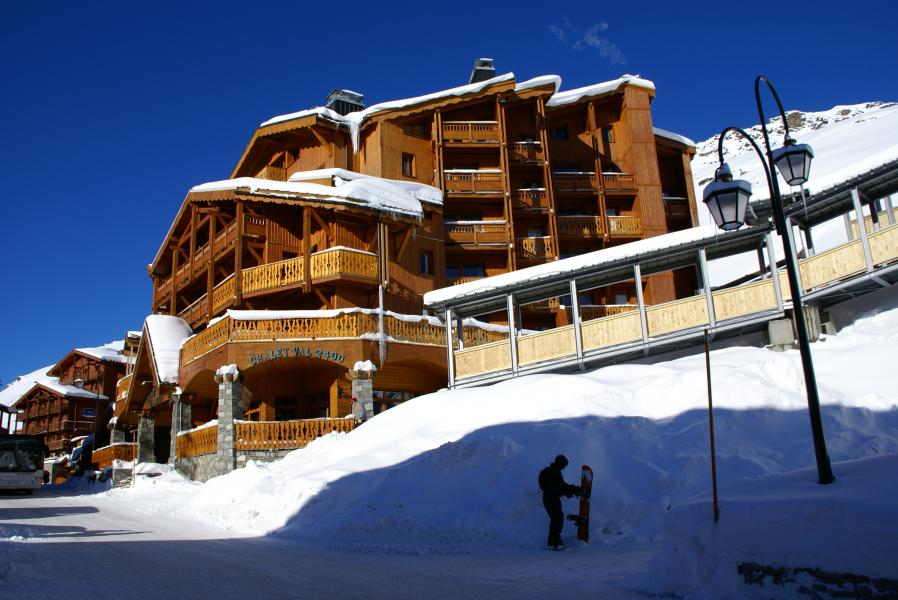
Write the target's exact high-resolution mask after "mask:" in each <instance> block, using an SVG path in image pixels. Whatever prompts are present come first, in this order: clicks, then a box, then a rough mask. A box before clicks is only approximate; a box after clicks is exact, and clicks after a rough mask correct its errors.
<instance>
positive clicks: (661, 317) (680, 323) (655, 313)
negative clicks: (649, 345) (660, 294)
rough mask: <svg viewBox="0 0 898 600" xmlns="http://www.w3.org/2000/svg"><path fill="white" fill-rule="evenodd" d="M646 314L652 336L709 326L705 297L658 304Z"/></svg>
mask: <svg viewBox="0 0 898 600" xmlns="http://www.w3.org/2000/svg"><path fill="white" fill-rule="evenodd" d="M645 312H646V320H647V321H648V330H649V335H652V336H653V335H662V334H665V333H671V332H673V331H679V330H681V329H689V328H690V327H699V326H702V325H708V303H707V301H706V300H705V297H704V295H702V296H692V297H691V298H683V299H682V300H674V301H672V302H665V303H663V304H656V305H654V306H650V307H648V308H647V309H646V311H645Z"/></svg>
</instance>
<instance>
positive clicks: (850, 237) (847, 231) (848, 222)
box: [842, 213, 854, 242]
mask: <svg viewBox="0 0 898 600" xmlns="http://www.w3.org/2000/svg"><path fill="white" fill-rule="evenodd" d="M842 220H843V221H844V222H845V237H847V238H848V241H849V242H850V241H852V240H854V231H852V230H851V215H849V214H848V213H845V214H844V215H842Z"/></svg>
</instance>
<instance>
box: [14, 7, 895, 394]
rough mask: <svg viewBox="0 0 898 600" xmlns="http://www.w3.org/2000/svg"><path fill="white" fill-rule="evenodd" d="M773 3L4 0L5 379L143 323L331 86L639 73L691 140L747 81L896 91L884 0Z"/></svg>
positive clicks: (375, 91)
mask: <svg viewBox="0 0 898 600" xmlns="http://www.w3.org/2000/svg"><path fill="white" fill-rule="evenodd" d="M785 5H786V3H784V2H756V3H755V4H754V5H752V6H750V7H749V6H748V5H745V4H740V5H739V7H738V8H737V7H736V4H735V3H732V4H729V5H728V4H726V3H719V2H713V3H712V2H704V1H697V2H691V3H674V2H642V3H635V2H615V3H606V2H588V3H587V2H583V3H578V2H564V1H556V2H551V3H536V2H532V3H531V2H528V1H522V0H516V1H515V2H513V3H510V2H509V3H486V2H482V1H481V2H467V1H456V2H451V3H434V4H428V3H421V2H417V3H404V2H394V3H390V4H387V3H365V4H360V5H358V6H356V5H354V4H353V3H352V2H340V3H334V4H327V3H314V4H312V3H295V2H289V1H282V2H278V3H268V2H244V3H232V2H226V1H221V2H208V3H197V2H187V1H185V2H178V3H175V2H158V3H136V2H130V3H120V2H89V1H88V2H83V3H73V2H33V1H20V0H4V1H3V2H0V67H2V70H0V73H2V82H3V83H2V86H0V115H2V121H0V127H2V143H0V165H2V166H0V169H2V174H3V180H4V186H3V191H2V197H3V208H4V215H5V219H4V222H3V231H4V235H3V236H0V245H2V255H0V256H2V263H0V273H2V275H0V281H2V282H3V284H2V285H3V288H2V289H3V293H2V294H0V332H2V334H0V336H2V337H0V380H2V382H3V383H4V384H6V383H8V382H10V381H12V380H13V379H14V378H15V377H16V376H17V375H20V374H23V373H26V372H29V371H31V370H34V369H36V368H38V367H41V366H43V365H46V364H50V363H53V362H55V361H57V360H58V359H59V358H61V357H62V356H63V355H64V354H65V353H66V352H68V351H69V350H71V349H72V348H74V347H79V346H95V345H98V344H100V343H104V342H107V341H110V340H114V339H121V338H122V337H123V336H124V333H125V332H126V331H127V330H135V329H139V328H140V327H141V325H142V322H143V318H144V317H145V316H146V313H147V312H148V311H149V310H150V308H151V306H150V305H151V294H152V290H151V285H150V281H149V278H148V277H147V274H146V265H147V263H149V262H151V261H152V259H153V257H154V255H155V253H156V251H157V249H158V247H159V244H160V243H161V241H162V238H163V236H164V235H165V233H166V231H167V229H168V227H169V225H170V224H171V220H172V219H173V218H174V216H175V213H176V212H177V210H178V207H179V206H180V204H181V201H182V200H183V198H184V195H185V193H186V192H187V190H188V189H189V188H190V187H191V186H193V185H196V184H199V183H202V182H206V181H212V180H217V179H223V178H226V177H227V176H228V175H229V174H230V171H231V169H232V168H233V166H234V164H235V163H236V161H237V159H238V158H239V156H240V154H241V152H242V151H243V148H244V145H245V144H246V142H247V141H248V140H249V139H250V136H251V135H252V133H253V130H254V129H255V127H256V126H257V125H258V124H259V123H260V122H262V121H264V120H266V119H268V118H269V117H272V116H274V115H278V114H283V113H288V112H293V111H296V110H299V109H303V108H309V107H312V106H318V105H321V104H322V103H323V101H324V98H325V96H326V95H327V94H328V92H330V91H331V90H332V89H333V88H338V87H340V88H349V89H352V90H355V91H358V92H361V93H363V94H365V99H366V103H367V104H369V105H370V104H374V103H376V102H380V101H384V100H392V99H399V98H406V97H410V96H416V95H420V94H425V93H430V92H434V91H438V90H441V89H446V88H449V87H454V86H457V85H461V84H464V83H467V78H468V75H469V74H470V70H471V65H472V62H473V60H474V59H475V58H477V57H480V56H488V57H492V58H494V59H495V60H496V65H497V71H498V72H499V73H506V72H509V71H513V72H514V73H515V75H516V76H517V78H518V80H524V79H528V78H530V77H534V76H537V75H545V74H557V75H560V76H561V78H562V88H563V89H570V88H573V87H578V86H582V85H586V84H589V83H595V82H600V81H605V80H609V79H614V78H616V77H618V76H619V75H621V74H623V73H633V74H639V75H641V76H642V77H645V78H648V79H650V80H652V81H654V82H655V85H656V87H657V96H656V99H655V102H654V105H653V118H654V122H655V125H656V126H658V127H662V128H665V129H669V130H672V131H675V132H678V133H681V134H683V135H686V136H688V137H691V138H692V139H694V140H696V141H700V140H703V139H706V138H708V137H710V136H711V135H713V134H715V133H718V132H719V131H720V130H721V129H723V128H724V127H725V126H727V125H738V126H746V127H747V126H750V125H753V124H755V123H756V122H757V114H756V112H755V106H754V96H753V88H752V86H753V82H754V77H755V76H756V75H758V74H766V75H767V76H768V77H769V78H770V80H771V81H773V82H774V85H775V86H776V88H777V91H778V92H779V94H780V97H781V98H782V100H783V103H784V104H785V105H786V108H787V109H793V108H794V109H800V110H812V111H813V110H824V109H828V108H831V107H832V106H834V105H837V104H854V103H858V102H864V101H870V100H891V101H895V100H898V77H896V74H898V73H896V62H895V57H896V56H898V43H896V39H895V37H896V36H895V34H894V23H895V21H896V13H898V8H896V7H895V5H894V4H893V3H891V2H885V1H880V2H871V3H867V4H865V5H864V9H863V10H860V11H852V10H851V9H852V8H854V7H853V6H852V5H846V4H844V3H840V4H838V5H836V4H832V5H831V4H829V3H826V2H810V1H802V2H798V3H796V4H795V9H794V14H796V15H797V18H792V17H790V16H789V15H786V14H783V12H782V11H783V9H784V7H785ZM789 53H794V54H795V55H796V56H795V57H793V56H790V55H789ZM772 108H774V105H773V102H772V101H769V102H768V104H767V110H768V113H769V112H770V110H771V109H772Z"/></svg>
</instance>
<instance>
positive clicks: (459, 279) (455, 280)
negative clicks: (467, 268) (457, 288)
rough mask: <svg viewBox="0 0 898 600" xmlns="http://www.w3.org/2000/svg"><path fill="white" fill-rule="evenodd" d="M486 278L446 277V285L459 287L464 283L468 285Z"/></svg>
mask: <svg viewBox="0 0 898 600" xmlns="http://www.w3.org/2000/svg"><path fill="white" fill-rule="evenodd" d="M484 277H485V275H481V276H479V277H446V283H447V284H448V285H459V284H462V283H468V282H469V281H480V280H481V279H483V278H484Z"/></svg>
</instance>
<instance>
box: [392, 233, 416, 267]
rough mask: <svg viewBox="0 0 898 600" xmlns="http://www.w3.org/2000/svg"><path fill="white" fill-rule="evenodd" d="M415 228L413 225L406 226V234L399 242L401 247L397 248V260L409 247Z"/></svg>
mask: <svg viewBox="0 0 898 600" xmlns="http://www.w3.org/2000/svg"><path fill="white" fill-rule="evenodd" d="M413 230H414V227H412V226H411V225H409V226H408V227H407V228H406V230H405V232H404V235H403V236H402V241H401V242H399V248H398V249H397V250H396V260H397V261H399V260H401V259H402V257H403V255H404V254H405V249H406V248H407V247H408V242H409V240H410V239H412V232H413Z"/></svg>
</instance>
